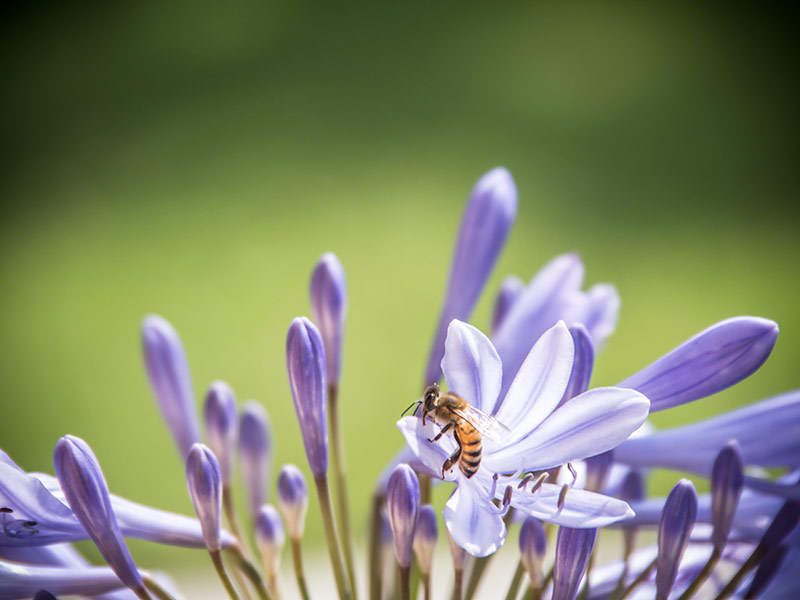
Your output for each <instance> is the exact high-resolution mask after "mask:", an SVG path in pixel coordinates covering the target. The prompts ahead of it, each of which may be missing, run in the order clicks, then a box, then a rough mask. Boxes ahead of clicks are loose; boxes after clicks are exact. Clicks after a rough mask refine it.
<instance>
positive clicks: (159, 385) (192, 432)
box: [142, 315, 200, 460]
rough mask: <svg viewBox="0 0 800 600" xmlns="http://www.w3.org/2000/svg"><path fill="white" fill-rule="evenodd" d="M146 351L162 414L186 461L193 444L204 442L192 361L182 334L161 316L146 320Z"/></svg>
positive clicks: (143, 332) (146, 362)
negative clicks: (182, 340)
mask: <svg viewBox="0 0 800 600" xmlns="http://www.w3.org/2000/svg"><path fill="white" fill-rule="evenodd" d="M142 348H143V350H144V363H145V367H146V368H147V376H148V378H149V379H150V386H151V387H152V389H153V393H154V394H155V397H156V400H157V401H158V406H159V407H160V408H161V413H162V414H163V416H164V420H165V421H166V423H167V427H169V429H170V431H171V432H172V437H173V438H174V439H175V443H176V444H177V446H178V450H179V451H180V453H181V457H182V458H183V459H184V460H186V457H187V456H188V454H189V450H190V449H191V447H192V444H194V443H196V442H199V441H200V424H199V423H198V420H197V413H196V408H195V395H194V388H193V386H192V378H191V375H190V373H189V361H188V360H187V359H186V352H185V351H184V349H183V344H182V343H181V339H180V337H178V333H177V332H176V331H175V328H174V327H172V325H170V324H169V323H168V322H167V321H166V320H164V319H163V318H161V317H159V316H158V315H148V316H147V317H145V318H144V320H143V321H142Z"/></svg>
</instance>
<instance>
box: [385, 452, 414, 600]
mask: <svg viewBox="0 0 800 600" xmlns="http://www.w3.org/2000/svg"><path fill="white" fill-rule="evenodd" d="M419 507H420V497H419V480H418V479H417V475H416V473H414V471H413V470H412V469H411V467H409V466H408V465H398V466H397V467H395V469H394V471H393V472H392V476H391V477H390V478H389V486H388V488H387V490H386V509H387V512H388V514H389V524H390V525H391V527H392V537H393V538H394V553H395V557H396V558H397V564H398V565H399V566H400V589H401V600H408V599H409V598H410V596H411V589H410V587H409V584H410V574H411V559H412V557H413V553H414V548H413V545H414V531H415V530H416V528H417V520H418V519H419Z"/></svg>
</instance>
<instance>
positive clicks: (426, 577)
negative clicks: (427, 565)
mask: <svg viewBox="0 0 800 600" xmlns="http://www.w3.org/2000/svg"><path fill="white" fill-rule="evenodd" d="M422 590H423V592H424V593H425V596H424V598H425V600H433V596H431V574H430V573H423V574H422Z"/></svg>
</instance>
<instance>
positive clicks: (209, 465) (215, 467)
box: [186, 444, 222, 552]
mask: <svg viewBox="0 0 800 600" xmlns="http://www.w3.org/2000/svg"><path fill="white" fill-rule="evenodd" d="M186 483H187V485H188V486H189V496H190V497H191V499H192V504H193V505H194V511H195V512H196V513H197V518H198V519H199V520H200V526H201V527H202V528H203V539H204V540H205V543H206V548H208V550H209V551H210V552H219V551H220V550H221V549H222V542H221V527H222V526H221V523H222V473H221V472H220V468H219V463H218V462H217V458H216V457H215V456H214V453H213V452H212V451H211V450H210V449H209V448H208V447H207V446H205V445H203V444H195V445H194V446H192V449H191V450H190V451H189V456H188V457H187V459H186Z"/></svg>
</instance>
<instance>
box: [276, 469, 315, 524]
mask: <svg viewBox="0 0 800 600" xmlns="http://www.w3.org/2000/svg"><path fill="white" fill-rule="evenodd" d="M278 505H279V506H280V507H281V512H282V513H283V518H284V519H286V529H287V530H288V531H289V537H290V538H292V539H293V540H299V539H300V538H302V537H303V530H304V529H305V523H306V512H307V511H308V487H307V486H306V479H305V477H303V473H302V472H301V471H300V469H298V468H297V467H295V466H294V465H284V466H283V468H282V469H281V472H280V474H279V475H278Z"/></svg>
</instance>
